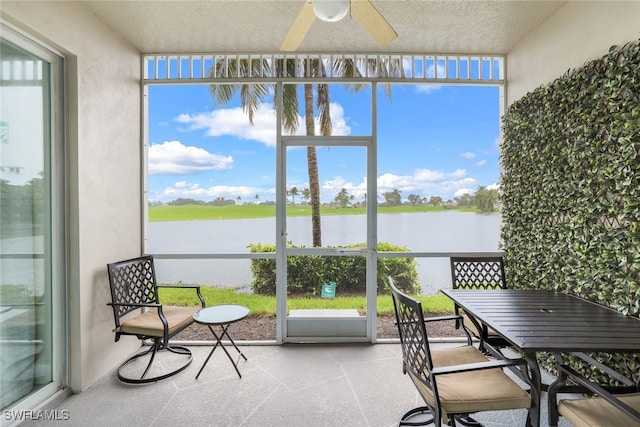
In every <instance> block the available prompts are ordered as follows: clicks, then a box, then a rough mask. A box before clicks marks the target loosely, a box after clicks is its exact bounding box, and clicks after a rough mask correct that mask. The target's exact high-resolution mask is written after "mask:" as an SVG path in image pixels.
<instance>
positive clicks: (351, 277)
mask: <svg viewBox="0 0 640 427" xmlns="http://www.w3.org/2000/svg"><path fill="white" fill-rule="evenodd" d="M299 247H300V246H290V248H299ZM364 247H365V245H364V243H361V244H355V245H349V246H336V247H332V248H335V249H354V248H364ZM249 249H250V251H251V252H252V253H259V252H275V251H276V247H275V245H270V244H261V243H257V244H251V245H249ZM378 251H380V252H395V251H407V248H405V247H401V246H395V245H391V244H388V243H379V244H378ZM416 265H417V263H416V260H415V259H413V258H404V257H403V258H381V259H379V260H378V267H377V271H378V283H377V290H378V293H379V294H388V293H390V291H389V283H388V280H387V277H388V276H391V277H392V278H393V280H394V282H395V284H396V286H397V287H398V289H400V290H402V291H404V292H406V293H409V294H417V293H419V292H420V285H419V284H418V272H417V270H416ZM251 273H252V274H253V282H252V283H251V288H252V289H253V292H254V293H256V294H262V295H275V293H276V260H275V259H252V260H251ZM324 282H335V283H336V295H339V294H341V293H342V294H363V293H364V292H365V288H366V258H365V257H364V256H362V255H359V256H349V255H346V256H320V255H309V256H290V257H289V259H288V264H287V292H288V293H289V294H305V295H320V291H321V287H322V283H324Z"/></svg>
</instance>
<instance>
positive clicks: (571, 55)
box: [507, 0, 640, 105]
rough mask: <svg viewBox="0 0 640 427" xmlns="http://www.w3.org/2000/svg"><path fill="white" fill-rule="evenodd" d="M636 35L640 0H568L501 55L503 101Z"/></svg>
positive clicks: (638, 35)
mask: <svg viewBox="0 0 640 427" xmlns="http://www.w3.org/2000/svg"><path fill="white" fill-rule="evenodd" d="M638 39H640V1H575V0H573V1H569V2H567V4H566V5H564V6H563V7H562V8H560V9H559V10H558V12H557V13H556V14H555V15H553V16H552V17H551V18H550V19H549V20H547V21H546V22H544V23H543V24H542V25H540V26H539V27H538V28H537V29H536V30H535V31H533V32H532V33H530V34H529V35H528V36H527V37H526V38H524V39H523V40H522V41H521V42H520V43H518V44H517V45H516V46H515V47H514V48H513V49H512V50H511V51H510V52H508V54H507V104H508V105H510V104H511V103H513V102H514V101H516V100H518V99H520V98H521V97H522V96H524V95H526V93H527V92H529V91H531V90H533V89H535V88H536V87H538V86H540V85H542V84H545V83H548V82H551V81H553V80H555V79H556V78H558V77H560V76H561V75H563V74H564V73H565V72H566V71H567V70H569V69H575V68H580V67H581V66H582V65H583V64H584V63H585V62H588V61H589V60H593V59H596V58H600V57H601V56H603V55H605V54H606V53H607V52H608V51H609V48H610V47H611V46H613V45H623V44H625V43H627V42H629V41H632V40H638Z"/></svg>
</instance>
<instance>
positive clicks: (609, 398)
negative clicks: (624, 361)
mask: <svg viewBox="0 0 640 427" xmlns="http://www.w3.org/2000/svg"><path fill="white" fill-rule="evenodd" d="M574 355H575V356H578V357H579V358H580V359H582V360H583V361H585V362H587V363H588V364H589V365H591V366H592V367H593V368H595V369H594V370H598V371H600V372H603V373H605V374H607V375H608V376H609V377H611V378H614V379H616V380H617V381H618V383H619V384H623V385H619V386H615V387H603V386H600V385H598V384H596V383H594V382H592V381H590V380H589V379H588V378H586V377H585V376H584V375H582V374H580V373H578V372H577V371H576V370H575V369H573V368H571V367H570V366H568V365H566V364H564V363H563V362H562V361H560V360H561V358H560V359H558V356H557V357H556V359H557V361H559V363H558V364H557V368H558V378H557V380H556V381H555V382H554V383H553V384H552V385H551V386H550V387H549V425H550V426H552V427H555V426H557V425H558V418H559V415H562V416H563V417H564V418H565V419H566V420H568V421H569V422H571V424H573V425H574V426H576V427H589V426H597V427H600V426H616V427H638V426H640V380H638V381H637V382H635V383H634V382H633V381H632V380H631V379H629V378H626V377H625V376H623V375H621V374H620V373H618V372H616V371H615V370H613V369H611V368H609V367H608V366H605V365H603V364H602V363H600V362H598V361H597V360H595V359H594V358H592V357H591V356H588V355H586V354H584V353H574ZM560 357H561V356H560ZM568 380H570V381H571V382H572V383H573V384H577V386H578V387H577V388H578V391H580V392H582V393H584V396H585V397H584V398H575V399H574V398H571V399H562V400H560V401H558V399H557V396H558V393H563V392H575V391H576V387H571V386H567V385H566V384H567V381H568ZM566 387H568V388H566ZM594 396H597V397H594Z"/></svg>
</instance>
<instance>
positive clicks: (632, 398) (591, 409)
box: [558, 393, 640, 427]
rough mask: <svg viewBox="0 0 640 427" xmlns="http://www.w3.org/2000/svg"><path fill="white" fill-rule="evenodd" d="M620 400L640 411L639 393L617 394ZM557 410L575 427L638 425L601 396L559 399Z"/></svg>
mask: <svg viewBox="0 0 640 427" xmlns="http://www.w3.org/2000/svg"><path fill="white" fill-rule="evenodd" d="M617 397H618V398H619V399H620V400H621V401H623V402H624V403H626V404H627V405H629V406H631V407H632V408H633V409H635V410H636V411H640V393H632V394H627V395H624V396H617ZM558 412H559V413H560V414H561V415H562V416H563V417H565V418H566V419H567V420H568V421H570V422H571V424H573V425H574V426H575V427H603V426H615V427H638V426H640V423H637V422H635V421H634V420H632V419H631V418H629V417H628V416H627V415H626V414H624V413H623V412H622V411H620V410H619V409H618V408H616V407H615V406H613V405H612V404H611V403H609V402H607V401H606V400H604V399H602V398H601V397H594V398H589V399H576V400H561V401H560V403H558Z"/></svg>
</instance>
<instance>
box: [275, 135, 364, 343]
mask: <svg viewBox="0 0 640 427" xmlns="http://www.w3.org/2000/svg"><path fill="white" fill-rule="evenodd" d="M347 144H348V142H344V143H340V142H336V145H331V146H322V145H318V146H310V147H301V146H295V147H289V148H288V150H287V152H286V154H287V160H286V165H287V167H286V192H287V205H286V230H287V249H286V252H287V258H286V259H287V267H286V268H287V295H288V298H287V316H288V322H287V336H288V337H289V338H290V339H302V340H304V339H313V340H318V339H325V340H341V339H355V340H357V339H358V338H362V339H363V340H364V339H365V338H366V336H367V327H366V326H367V321H366V320H367V318H366V316H367V303H366V301H367V298H366V295H367V263H368V259H367V252H368V251H367V247H368V246H367V230H368V228H367V207H366V193H367V181H366V176H367V147H366V146H349V145H347ZM309 149H311V150H314V151H315V155H316V158H317V164H318V188H319V201H320V209H319V212H320V215H319V222H320V224H319V225H320V226H319V227H317V224H316V227H314V221H313V219H312V215H313V214H312V204H313V202H312V196H311V194H312V192H311V190H310V188H311V185H310V183H309V173H308V159H309V158H308V155H309V154H310V153H309ZM311 154H312V155H313V154H314V153H311ZM314 233H315V234H316V235H315V236H314ZM314 242H316V244H317V243H318V242H320V246H314Z"/></svg>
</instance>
